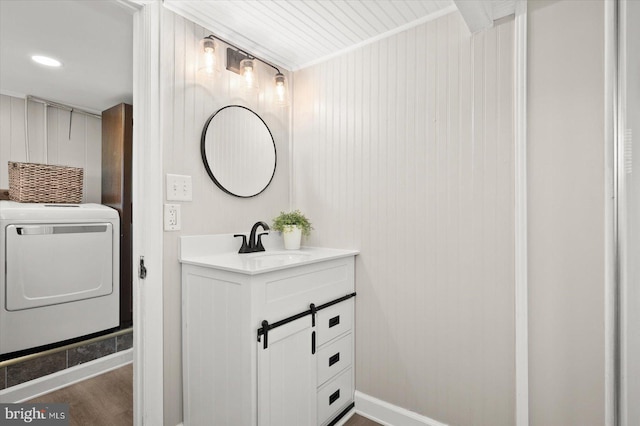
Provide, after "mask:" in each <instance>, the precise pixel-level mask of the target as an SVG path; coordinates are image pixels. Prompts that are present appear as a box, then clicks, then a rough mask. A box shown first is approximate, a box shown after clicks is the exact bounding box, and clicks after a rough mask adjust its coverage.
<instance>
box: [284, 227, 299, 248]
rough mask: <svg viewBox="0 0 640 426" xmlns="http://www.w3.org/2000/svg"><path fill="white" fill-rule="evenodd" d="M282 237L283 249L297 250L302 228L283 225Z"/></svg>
mask: <svg viewBox="0 0 640 426" xmlns="http://www.w3.org/2000/svg"><path fill="white" fill-rule="evenodd" d="M282 237H283V238H284V248H285V249H287V250H298V249H299V248H300V240H301V239H302V229H300V228H298V226H297V225H285V227H284V230H283V231H282Z"/></svg>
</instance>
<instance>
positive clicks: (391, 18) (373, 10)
mask: <svg viewBox="0 0 640 426" xmlns="http://www.w3.org/2000/svg"><path fill="white" fill-rule="evenodd" d="M164 5H165V6H166V7H167V8H169V9H171V10H173V11H175V12H176V13H179V14H180V15H183V16H185V17H187V18H189V19H191V20H192V21H194V22H196V23H198V24H200V25H201V26H203V27H205V28H207V29H208V30H210V31H212V32H213V34H214V35H215V36H218V37H220V38H222V39H224V40H226V41H229V42H231V43H233V44H235V45H237V46H238V47H240V48H242V49H243V50H247V51H248V52H250V53H251V54H253V55H255V56H258V57H260V58H262V59H265V60H267V61H270V62H272V63H274V64H276V65H281V66H284V67H285V68H287V69H289V70H293V71H295V70H298V69H300V68H304V67H306V66H308V65H310V64H313V63H316V62H319V61H322V60H323V59H326V58H328V57H330V56H333V55H336V54H339V53H340V52H343V51H346V50H349V49H352V48H353V47H354V46H358V45H361V44H364V43H367V42H369V41H372V40H375V39H379V38H382V37H384V36H386V35H390V34H392V33H395V32H398V31H400V30H402V29H404V28H408V27H411V26H413V25H416V24H417V23H420V22H424V21H426V20H429V19H433V18H434V17H436V16H439V15H442V14H444V13H448V12H451V11H453V10H455V9H456V7H455V5H454V3H453V1H452V0H320V1H318V0H261V1H238V0H218V1H207V0H164Z"/></svg>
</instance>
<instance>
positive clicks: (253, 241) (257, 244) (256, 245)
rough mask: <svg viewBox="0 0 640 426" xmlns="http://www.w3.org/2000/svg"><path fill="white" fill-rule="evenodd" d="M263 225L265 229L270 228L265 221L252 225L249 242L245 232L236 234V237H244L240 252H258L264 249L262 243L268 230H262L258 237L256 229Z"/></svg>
mask: <svg viewBox="0 0 640 426" xmlns="http://www.w3.org/2000/svg"><path fill="white" fill-rule="evenodd" d="M260 226H262V229H263V230H265V231H268V230H269V225H267V224H266V223H264V222H256V223H254V224H253V226H252V227H251V233H250V234H249V243H248V244H247V236H246V235H244V234H235V235H234V237H242V246H241V247H240V250H238V253H256V252H259V251H264V246H263V245H262V236H263V235H267V234H268V232H262V233H260V234H258V236H257V237H256V231H257V230H258V227H260Z"/></svg>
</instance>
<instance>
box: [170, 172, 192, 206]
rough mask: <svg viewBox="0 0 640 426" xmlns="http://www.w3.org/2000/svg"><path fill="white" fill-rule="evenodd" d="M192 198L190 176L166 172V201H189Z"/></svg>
mask: <svg viewBox="0 0 640 426" xmlns="http://www.w3.org/2000/svg"><path fill="white" fill-rule="evenodd" d="M192 199H193V185H192V183H191V176H186V175H172V174H167V201H191V200H192Z"/></svg>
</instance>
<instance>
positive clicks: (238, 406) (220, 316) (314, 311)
mask: <svg viewBox="0 0 640 426" xmlns="http://www.w3.org/2000/svg"><path fill="white" fill-rule="evenodd" d="M265 237H266V238H265V239H264V240H263V241H264V246H265V248H266V251H264V252H259V253H252V254H238V253H237V251H238V247H239V241H238V240H237V239H234V238H233V235H231V234H229V235H207V236H193V237H182V238H181V250H180V261H181V263H182V344H183V352H182V358H183V377H184V379H183V385H184V424H185V426H187V425H190V426H193V425H214V426H217V425H221V426H230V425H233V426H245V425H246V426H287V425H290V426H307V425H309V426H311V425H318V426H326V425H332V424H334V423H335V422H336V421H337V420H338V419H339V418H340V417H342V416H343V415H344V414H345V413H346V412H348V411H349V409H350V408H351V407H352V406H353V392H354V366H353V354H354V333H353V318H354V296H355V293H354V290H355V287H354V257H355V255H356V254H357V253H358V252H357V251H354V250H338V249H326V248H302V249H301V250H295V251H285V250H282V249H281V246H280V244H281V243H280V237H279V236H278V235H268V236H265Z"/></svg>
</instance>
